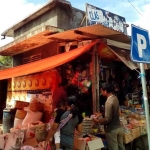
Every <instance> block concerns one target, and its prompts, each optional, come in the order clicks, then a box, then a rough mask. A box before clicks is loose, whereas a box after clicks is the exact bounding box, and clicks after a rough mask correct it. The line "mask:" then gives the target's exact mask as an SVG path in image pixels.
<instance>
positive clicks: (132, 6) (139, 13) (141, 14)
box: [127, 0, 143, 17]
mask: <svg viewBox="0 0 150 150" xmlns="http://www.w3.org/2000/svg"><path fill="white" fill-rule="evenodd" d="M127 1H128V2H129V3H130V5H131V6H132V7H133V8H134V9H135V10H136V11H137V12H138V13H139V14H140V15H141V16H142V17H143V15H142V14H141V13H140V12H139V11H138V10H137V8H136V7H135V6H134V5H133V4H132V3H131V2H130V1H129V0H127Z"/></svg>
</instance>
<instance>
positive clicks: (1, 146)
mask: <svg viewBox="0 0 150 150" xmlns="http://www.w3.org/2000/svg"><path fill="white" fill-rule="evenodd" d="M4 137H5V135H0V149H4V146H5V140H4Z"/></svg>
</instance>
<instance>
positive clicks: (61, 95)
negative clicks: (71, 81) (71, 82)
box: [52, 79, 68, 109]
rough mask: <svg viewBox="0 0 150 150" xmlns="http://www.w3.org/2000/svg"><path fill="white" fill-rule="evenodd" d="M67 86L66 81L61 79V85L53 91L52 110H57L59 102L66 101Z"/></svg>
mask: <svg viewBox="0 0 150 150" xmlns="http://www.w3.org/2000/svg"><path fill="white" fill-rule="evenodd" d="M67 86H68V80H66V79H63V80H62V82H61V84H60V85H59V86H58V87H57V88H56V89H55V90H54V92H53V95H52V99H53V109H55V108H57V107H56V105H57V104H58V103H59V102H60V101H61V100H65V99H67Z"/></svg>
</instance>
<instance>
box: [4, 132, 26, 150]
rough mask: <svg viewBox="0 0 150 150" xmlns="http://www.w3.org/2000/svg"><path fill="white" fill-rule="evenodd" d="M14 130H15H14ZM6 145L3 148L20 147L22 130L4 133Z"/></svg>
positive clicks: (22, 136) (9, 149)
mask: <svg viewBox="0 0 150 150" xmlns="http://www.w3.org/2000/svg"><path fill="white" fill-rule="evenodd" d="M14 131H15V130H14ZM6 138H7V139H6V146H5V149H4V150H11V149H15V148H16V149H19V148H21V145H22V142H23V139H24V132H23V131H21V130H18V131H16V132H13V133H8V134H7V135H6Z"/></svg>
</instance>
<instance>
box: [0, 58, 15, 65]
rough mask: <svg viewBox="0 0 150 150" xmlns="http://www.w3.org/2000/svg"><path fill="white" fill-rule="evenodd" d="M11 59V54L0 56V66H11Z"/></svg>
mask: <svg viewBox="0 0 150 150" xmlns="http://www.w3.org/2000/svg"><path fill="white" fill-rule="evenodd" d="M12 60H13V59H12V57H11V56H0V66H6V67H12V62H13V61H12Z"/></svg>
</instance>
